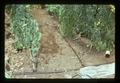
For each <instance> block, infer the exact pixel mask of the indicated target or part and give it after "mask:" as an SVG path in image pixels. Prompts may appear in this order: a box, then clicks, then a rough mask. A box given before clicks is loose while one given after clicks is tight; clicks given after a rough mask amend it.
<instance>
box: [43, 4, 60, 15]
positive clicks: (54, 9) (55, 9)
mask: <svg viewBox="0 0 120 83" xmlns="http://www.w3.org/2000/svg"><path fill="white" fill-rule="evenodd" d="M45 6H46V7H47V10H48V11H49V12H53V13H54V14H56V15H59V11H60V10H59V9H60V8H61V5H45Z"/></svg>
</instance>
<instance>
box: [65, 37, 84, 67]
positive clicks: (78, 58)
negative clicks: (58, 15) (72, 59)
mask: <svg viewBox="0 0 120 83" xmlns="http://www.w3.org/2000/svg"><path fill="white" fill-rule="evenodd" d="M64 39H65V38H64ZM65 41H66V42H67V43H68V45H69V47H70V48H72V50H73V52H74V53H75V55H76V56H77V58H78V60H79V63H80V64H81V65H82V66H83V67H85V65H84V64H83V63H82V61H81V59H80V57H79V55H78V54H77V53H76V51H75V50H74V49H73V47H72V46H71V45H70V43H69V42H68V41H67V40H66V39H65Z"/></svg>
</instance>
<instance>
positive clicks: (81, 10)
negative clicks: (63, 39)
mask: <svg viewBox="0 0 120 83" xmlns="http://www.w3.org/2000/svg"><path fill="white" fill-rule="evenodd" d="M111 8H112V9H111ZM48 9H49V10H50V11H51V12H57V15H59V22H60V25H59V28H60V32H61V34H62V35H63V36H70V37H72V36H74V31H75V29H77V28H79V30H80V32H81V35H82V36H84V37H86V38H89V39H90V40H91V41H92V45H93V46H94V47H95V48H96V49H97V50H110V51H111V50H112V48H114V41H115V15H114V10H115V8H114V6H111V5H59V8H57V5H49V6H48ZM58 13H59V14H58Z"/></svg>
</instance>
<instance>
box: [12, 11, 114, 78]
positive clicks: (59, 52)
mask: <svg viewBox="0 0 120 83" xmlns="http://www.w3.org/2000/svg"><path fill="white" fill-rule="evenodd" d="M32 14H33V16H34V18H35V19H36V20H37V21H38V23H39V28H40V32H42V40H41V49H40V52H39V56H38V59H39V62H40V63H38V68H37V71H38V72H41V73H31V74H30V73H28V75H27V73H26V75H14V77H15V78H66V75H70V76H74V75H75V74H78V73H79V69H80V68H82V67H83V66H88V65H100V64H106V63H111V62H114V61H115V58H114V57H115V56H114V54H113V55H112V56H111V57H110V58H105V57H104V53H100V52H96V51H94V50H91V51H88V50H89V49H88V48H86V47H84V46H81V45H80V44H79V43H77V42H76V41H73V40H71V39H64V38H62V37H61V35H60V34H59V32H58V30H57V26H58V21H57V20H55V19H54V18H53V17H52V16H50V15H49V14H48V12H47V11H46V10H43V9H34V10H33V11H32ZM24 55H25V53H24ZM24 55H23V54H22V53H21V54H19V56H17V57H16V58H18V57H23V56H24ZM76 55H78V57H79V58H80V61H81V62H80V61H79V59H78V57H77V56H76ZM12 57H13V56H12ZM20 60H21V59H20ZM21 62H24V65H22V66H21V67H20V68H18V69H17V70H16V72H25V71H28V72H32V70H31V68H32V67H31V62H30V61H29V57H28V56H24V59H22V60H21ZM55 72H56V73H55ZM67 77H68V76H67ZM75 78H80V77H79V76H76V77H75Z"/></svg>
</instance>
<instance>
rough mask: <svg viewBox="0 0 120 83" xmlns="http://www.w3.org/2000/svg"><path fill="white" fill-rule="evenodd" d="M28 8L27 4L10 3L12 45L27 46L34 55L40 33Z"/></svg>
mask: <svg viewBox="0 0 120 83" xmlns="http://www.w3.org/2000/svg"><path fill="white" fill-rule="evenodd" d="M28 8H29V5H20V4H19V5H12V16H11V17H12V18H11V19H12V22H11V29H12V32H13V34H14V39H15V44H14V47H15V48H16V49H19V48H27V49H28V50H29V51H30V53H31V55H32V56H33V57H34V56H36V55H37V53H38V50H39V48H40V39H41V33H40V32H38V23H37V22H36V20H34V19H33V17H32V15H31V14H30V13H29V12H28V11H27V9H28Z"/></svg>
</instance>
